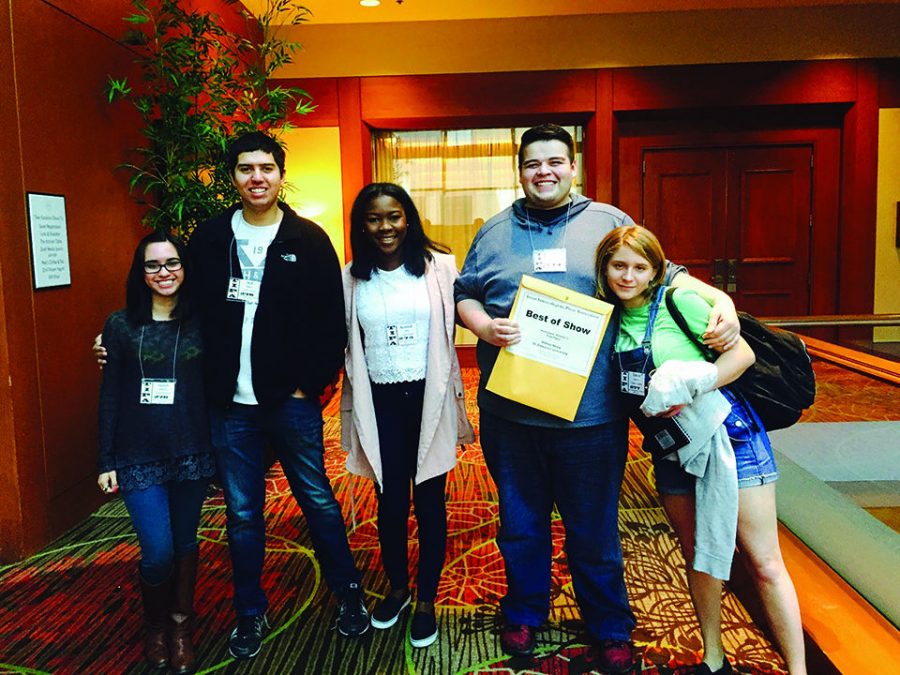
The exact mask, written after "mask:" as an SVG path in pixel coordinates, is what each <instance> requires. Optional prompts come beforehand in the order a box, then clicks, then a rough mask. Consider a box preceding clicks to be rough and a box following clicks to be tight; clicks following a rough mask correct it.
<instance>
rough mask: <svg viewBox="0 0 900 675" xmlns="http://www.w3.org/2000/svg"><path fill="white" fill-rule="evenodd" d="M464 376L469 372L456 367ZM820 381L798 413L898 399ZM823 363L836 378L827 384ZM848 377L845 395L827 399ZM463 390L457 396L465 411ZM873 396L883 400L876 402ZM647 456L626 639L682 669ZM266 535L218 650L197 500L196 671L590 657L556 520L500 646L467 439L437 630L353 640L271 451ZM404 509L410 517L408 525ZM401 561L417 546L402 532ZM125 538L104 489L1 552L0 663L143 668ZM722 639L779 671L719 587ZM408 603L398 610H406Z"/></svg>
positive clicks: (357, 543)
mask: <svg viewBox="0 0 900 675" xmlns="http://www.w3.org/2000/svg"><path fill="white" fill-rule="evenodd" d="M465 377H466V380H467V388H468V389H469V391H470V392H471V390H472V388H473V386H474V382H475V373H474V372H471V371H468V372H466V374H465ZM820 378H821V380H822V384H821V389H822V397H821V399H820V402H819V403H818V404H817V406H816V409H815V410H813V411H811V412H810V413H808V418H809V419H810V421H813V420H814V421H837V420H835V419H833V418H834V417H836V416H837V417H841V419H847V418H846V417H845V416H846V415H853V419H856V420H859V419H885V417H884V416H879V415H890V414H891V412H890V411H891V410H896V409H897V406H896V401H897V389H896V388H895V387H891V386H890V385H882V384H880V383H878V382H873V381H871V380H868V379H867V378H863V377H861V376H855V375H848V374H847V373H845V372H844V371H841V370H840V369H833V368H832V367H830V366H823V367H822V369H821V370H820ZM832 379H834V380H835V381H837V383H838V384H837V385H836V386H835V387H834V388H832V387H831V385H830V384H829V383H830V382H831V381H832ZM848 392H850V393H851V394H852V397H853V400H854V403H853V405H852V406H851V405H849V404H848V403H847V402H846V401H841V400H837V401H835V400H833V399H834V398H837V399H841V398H845V397H846V396H847V395H849V394H848ZM473 401H474V397H470V398H469V405H470V410H471V412H472V419H473V420H477V415H476V411H475V407H474V402H473ZM879 411H884V412H879ZM336 415H337V400H336V399H335V400H333V401H332V402H331V403H330V404H329V406H328V407H327V409H326V446H327V447H326V459H327V464H328V468H329V474H330V475H331V476H332V479H333V484H334V488H335V491H336V493H337V495H338V498H339V500H340V501H341V504H342V505H343V508H344V513H345V516H346V519H347V522H348V523H350V522H351V513H350V511H351V494H352V496H353V500H352V502H353V503H354V504H355V508H356V521H357V527H356V529H355V530H354V531H353V532H352V533H351V535H350V543H351V547H352V548H353V551H354V554H355V556H356V559H357V562H358V564H359V566H360V568H361V569H362V570H363V571H364V583H365V585H366V588H367V593H368V596H369V597H368V604H369V606H370V607H371V606H372V605H374V603H375V602H376V600H377V599H378V598H379V597H381V595H382V594H383V593H385V592H386V582H385V580H384V579H383V578H382V577H381V575H380V574H379V566H380V562H379V555H378V543H377V535H376V529H375V524H374V493H373V489H372V486H371V484H369V483H368V482H367V481H363V480H358V479H357V480H353V479H352V478H351V477H350V476H349V475H348V474H347V473H346V471H345V470H344V467H343V453H342V452H341V451H340V448H339V445H338V437H339V422H338V419H337V417H336ZM651 480H652V477H651V471H650V463H649V461H648V460H647V459H646V458H645V457H644V456H643V455H642V454H641V453H639V452H637V449H636V445H635V441H634V439H632V448H631V458H630V461H629V464H628V469H627V474H626V480H625V485H624V487H623V496H622V500H621V511H620V518H619V522H620V529H621V534H622V543H623V547H624V551H625V560H626V572H627V581H628V586H629V592H630V594H631V602H632V605H633V607H634V610H635V613H636V615H637V618H638V628H637V630H636V632H635V635H634V639H635V643H636V646H637V648H638V649H639V651H640V653H641V655H642V665H641V669H642V670H641V672H644V673H648V674H659V675H667V674H670V673H680V674H681V673H683V674H687V673H690V672H692V671H693V668H692V664H695V663H697V661H698V650H699V648H700V643H699V638H698V633H697V630H696V625H695V622H694V618H693V611H692V609H691V605H690V600H689V596H688V592H687V586H686V582H685V577H684V573H683V571H682V560H681V556H680V553H679V551H678V547H677V545H676V543H675V541H674V539H673V537H672V534H671V530H670V529H669V527H668V525H667V524H666V522H665V519H664V517H663V514H662V511H661V509H660V508H659V506H658V503H657V502H656V500H655V497H654V496H653V490H652V489H651ZM268 483H269V486H268V491H269V496H268V501H267V509H266V510H267V523H268V542H267V558H266V567H265V569H266V573H265V577H264V586H265V587H266V589H267V591H268V594H269V599H270V602H271V610H270V613H269V619H270V622H271V623H272V625H273V631H272V633H271V634H270V635H269V637H268V638H267V640H266V644H265V645H264V647H263V651H262V652H261V653H260V655H259V656H258V657H257V658H256V659H255V660H254V661H252V662H251V663H249V664H237V663H235V662H233V661H231V660H230V659H228V658H227V652H226V636H227V633H228V632H229V631H230V629H231V626H232V622H233V615H232V610H231V606H230V577H229V575H230V563H229V561H228V552H227V542H226V538H225V531H224V527H225V515H224V505H223V503H222V499H221V496H219V495H216V496H213V497H211V498H210V499H209V500H208V501H207V503H206V505H205V507H204V512H203V518H202V522H201V530H200V535H201V537H202V542H201V546H200V555H201V570H200V579H199V585H198V589H197V602H196V608H197V609H198V611H199V617H198V620H197V631H196V639H197V642H198V644H199V649H198V658H199V663H200V664H201V666H202V670H201V671H200V672H223V673H236V672H242V673H244V672H246V673H328V674H331V673H334V674H337V673H343V674H363V673H385V674H402V673H409V674H412V673H416V674H421V675H447V674H450V673H458V674H463V673H473V674H488V673H491V674H499V673H509V674H511V673H548V674H551V673H552V674H559V675H570V674H571V675H574V674H576V673H586V672H590V671H589V670H588V666H587V665H586V663H585V660H584V652H585V645H584V641H583V640H584V637H583V635H582V625H581V623H580V621H579V614H578V610H577V607H576V605H575V601H574V598H573V595H572V587H571V583H570V579H569V576H568V573H567V570H566V565H565V556H564V554H563V553H562V549H563V536H564V535H563V528H562V526H561V524H560V523H558V522H556V523H555V524H554V530H553V531H554V551H555V552H554V588H553V591H552V605H553V607H552V613H551V619H550V621H549V622H548V624H547V625H546V626H545V627H544V629H543V630H542V631H541V633H540V634H539V645H540V646H539V650H538V654H537V655H536V657H535V658H534V659H509V658H508V657H506V656H504V655H503V654H502V653H501V651H500V648H499V644H498V638H497V634H498V631H499V620H498V614H497V601H498V599H499V598H500V596H501V595H502V594H503V592H504V588H505V584H504V579H503V563H502V560H501V558H500V556H499V553H498V551H497V547H496V544H495V541H494V536H495V533H496V528H497V504H496V498H495V488H494V486H493V483H492V482H491V480H490V478H489V477H488V475H487V472H486V470H485V467H484V462H483V459H482V457H481V452H480V450H479V448H478V447H477V445H475V446H471V447H468V448H466V449H465V451H464V452H462V454H461V456H460V462H459V465H458V466H457V468H456V469H455V470H454V471H453V473H452V474H451V480H450V481H449V483H448V491H447V500H448V514H449V543H448V554H447V564H446V569H445V572H444V576H443V579H442V582H441V586H440V589H439V593H438V599H437V606H438V618H439V622H440V626H441V635H440V639H439V641H438V642H437V643H435V644H434V645H432V646H431V647H429V648H427V649H423V650H413V649H412V648H411V647H410V646H409V643H408V640H406V634H405V632H406V630H408V628H406V629H405V628H404V627H403V626H401V625H400V624H398V625H397V626H395V627H394V628H393V629H390V630H386V631H369V633H368V634H367V635H365V636H364V637H363V638H361V639H359V640H355V641H351V640H346V639H343V638H341V637H339V636H338V635H337V633H336V631H334V630H332V623H333V618H334V612H335V604H334V601H333V600H332V599H331V597H330V595H329V594H328V593H327V591H326V590H325V589H324V585H323V582H322V578H321V571H320V569H319V567H318V563H317V561H316V559H315V557H314V555H313V552H312V550H311V549H310V547H309V536H308V532H307V529H306V522H305V520H304V519H303V518H302V516H300V514H299V510H298V508H297V506H296V504H295V502H294V501H293V499H292V498H291V496H290V492H289V490H288V488H287V483H286V481H285V479H284V477H283V475H282V474H281V472H280V470H279V469H278V466H277V465H276V466H275V467H274V468H273V470H272V471H271V472H270V475H269V477H268ZM414 527H415V525H414V521H411V522H410V528H411V531H412V530H414ZM410 552H411V556H410V557H411V560H412V564H415V558H416V550H415V546H414V543H413V542H411V545H410ZM137 560H138V549H137V545H136V540H135V538H134V535H133V533H132V530H131V527H130V524H129V520H128V516H127V513H126V511H125V509H124V506H123V505H122V503H121V500H113V501H111V502H109V503H108V504H106V505H105V506H104V507H103V508H101V509H100V510H99V511H97V512H96V513H95V514H93V515H92V516H91V517H89V518H88V519H87V520H85V521H84V522H83V523H82V524H81V525H79V526H78V527H76V528H74V529H73V530H72V531H70V532H69V533H67V534H66V535H65V536H64V537H62V538H60V539H59V540H58V541H56V542H54V543H53V544H52V545H51V546H49V547H48V548H47V549H45V550H44V551H42V552H40V553H39V554H37V555H35V556H33V557H31V558H30V559H28V560H25V561H23V562H21V563H19V564H16V565H10V566H7V567H4V568H0V672H2V673H86V672H90V673H110V674H113V673H140V672H145V671H146V669H145V668H144V667H143V666H142V665H141V663H140V642H139V638H138V633H139V599H138V593H137V589H136V586H135V568H136V564H137ZM723 615H724V616H723V620H724V635H725V641H726V649H727V651H728V653H729V654H730V655H731V657H732V660H733V661H735V662H736V663H737V665H738V669H739V671H740V672H742V673H760V674H763V673H783V672H784V671H783V663H782V661H781V660H780V657H778V655H777V654H776V653H775V652H774V651H773V649H772V647H771V646H770V645H769V643H768V642H767V640H766V639H765V638H764V637H763V635H762V634H761V632H760V631H759V629H758V628H757V627H756V626H754V625H753V624H752V622H751V620H750V619H749V617H748V615H747V613H746V611H745V610H744V609H743V607H742V606H741V604H740V603H739V602H738V601H737V600H736V599H735V598H734V596H732V595H731V594H728V595H727V597H726V599H725V602H724V610H723ZM407 617H408V615H407Z"/></svg>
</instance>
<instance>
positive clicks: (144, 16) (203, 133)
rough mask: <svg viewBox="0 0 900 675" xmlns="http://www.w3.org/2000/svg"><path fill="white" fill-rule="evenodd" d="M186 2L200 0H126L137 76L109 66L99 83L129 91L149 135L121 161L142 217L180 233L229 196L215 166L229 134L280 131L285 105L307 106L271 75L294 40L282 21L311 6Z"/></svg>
mask: <svg viewBox="0 0 900 675" xmlns="http://www.w3.org/2000/svg"><path fill="white" fill-rule="evenodd" d="M190 4H193V5H200V4H202V3H200V2H196V1H195V2H194V3H186V2H184V1H183V0H182V1H179V0H131V5H132V10H133V11H132V13H131V14H129V15H128V16H126V17H124V20H125V21H126V22H127V23H128V24H129V29H128V30H127V32H126V34H125V37H124V38H123V42H124V43H125V44H127V45H129V46H130V47H131V48H132V49H133V50H134V51H135V54H136V58H135V61H136V63H137V64H138V65H139V67H140V69H141V71H142V78H141V81H140V82H139V83H134V84H132V83H130V82H128V80H127V78H124V77H123V78H115V77H112V76H109V77H108V79H107V83H106V89H105V91H106V95H107V97H108V100H109V102H110V103H113V102H115V101H117V100H120V99H127V100H129V101H130V102H131V103H132V104H133V105H134V106H135V108H137V110H138V112H139V114H140V116H141V119H142V120H143V127H142V129H141V131H142V133H143V135H144V136H145V137H146V139H147V143H146V145H145V146H142V147H139V148H134V152H135V155H136V159H135V161H133V162H129V163H126V164H123V165H121V168H124V169H125V170H127V171H129V172H130V174H131V176H130V181H129V187H130V189H131V192H132V194H133V195H134V197H135V199H136V200H137V201H138V202H139V203H140V204H144V205H146V206H147V211H146V213H145V214H144V216H143V219H142V221H143V223H144V225H146V226H147V227H151V228H154V229H165V230H169V231H172V232H175V233H177V234H179V235H181V236H183V237H186V238H187V237H189V236H190V234H191V232H192V231H193V229H194V227H195V226H196V225H197V224H198V223H201V222H203V221H204V220H206V219H207V218H210V217H211V216H213V215H214V214H215V213H218V212H219V211H221V210H222V207H223V202H224V204H228V203H230V202H231V201H232V199H233V198H235V197H236V195H235V194H234V192H233V188H232V186H231V183H230V181H229V179H228V176H227V174H226V172H225V171H223V170H221V168H220V163H221V159H222V156H223V154H224V150H225V147H226V145H227V142H228V140H229V139H230V138H231V137H232V136H234V135H236V134H239V133H242V132H244V131H249V130H257V129H261V130H265V131H268V132H269V133H271V134H273V135H274V136H276V137H277V136H278V135H279V133H281V132H282V131H284V130H286V129H289V128H290V127H291V124H290V119H291V117H292V115H294V114H306V113H309V112H311V111H312V110H313V109H314V106H313V105H312V103H311V99H310V97H309V95H308V94H307V93H306V92H305V91H304V90H302V89H300V88H297V87H282V86H279V85H277V84H274V85H273V84H272V82H271V80H270V76H271V75H272V73H273V72H274V71H276V70H277V69H278V68H280V67H282V66H284V65H286V64H289V63H291V61H292V59H293V56H294V53H295V52H296V51H297V50H298V49H299V48H300V44H299V43H298V42H295V41H292V40H287V39H283V38H282V37H280V36H279V28H281V27H282V26H285V25H289V26H296V25H299V24H301V23H303V22H305V21H307V20H309V17H310V11H309V9H307V8H306V7H304V6H303V5H300V4H299V3H297V2H295V1H294V0H264V2H263V3H262V9H261V10H260V12H259V14H257V15H254V14H251V13H250V12H249V11H248V10H247V9H246V8H245V7H244V6H243V5H242V4H241V3H240V2H238V0H219V4H220V5H221V6H222V7H223V9H224V10H225V11H226V12H231V13H232V15H230V16H221V15H219V14H216V13H213V12H211V11H207V10H205V9H202V8H198V7H191V6H189V5H190ZM206 4H209V3H206ZM226 25H228V26H235V25H237V26H243V27H245V30H243V31H241V32H240V33H239V32H235V31H234V30H229V29H228V28H226V27H225V26H226Z"/></svg>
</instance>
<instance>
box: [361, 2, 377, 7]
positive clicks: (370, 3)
mask: <svg viewBox="0 0 900 675" xmlns="http://www.w3.org/2000/svg"><path fill="white" fill-rule="evenodd" d="M359 4H361V5H362V6H363V7H378V5H380V4H381V0H359Z"/></svg>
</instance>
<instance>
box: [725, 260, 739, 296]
mask: <svg viewBox="0 0 900 675" xmlns="http://www.w3.org/2000/svg"><path fill="white" fill-rule="evenodd" d="M725 292H726V293H735V292H737V259H736V258H729V259H728V287H727V288H726V291H725Z"/></svg>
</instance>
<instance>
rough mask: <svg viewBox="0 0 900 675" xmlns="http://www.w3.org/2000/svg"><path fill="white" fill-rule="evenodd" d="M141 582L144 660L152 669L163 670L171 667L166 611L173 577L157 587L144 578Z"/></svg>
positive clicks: (141, 578)
mask: <svg viewBox="0 0 900 675" xmlns="http://www.w3.org/2000/svg"><path fill="white" fill-rule="evenodd" d="M138 576H139V577H140V572H139V573H138ZM140 580H141V598H142V600H143V603H144V658H145V659H146V660H147V663H149V664H150V666H151V667H153V668H157V669H162V668H165V667H166V666H168V665H169V646H168V644H167V643H166V611H167V609H168V607H169V602H170V598H171V595H172V577H171V576H170V577H169V578H168V579H166V580H165V581H164V582H162V583H161V584H158V585H156V586H151V585H150V584H148V583H147V582H146V581H144V578H143V577H140Z"/></svg>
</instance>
